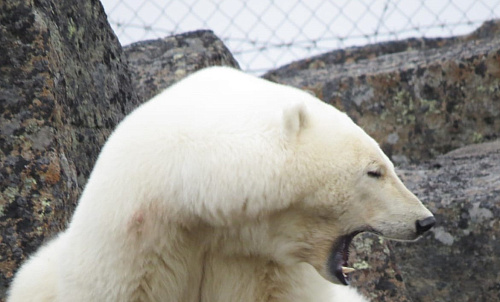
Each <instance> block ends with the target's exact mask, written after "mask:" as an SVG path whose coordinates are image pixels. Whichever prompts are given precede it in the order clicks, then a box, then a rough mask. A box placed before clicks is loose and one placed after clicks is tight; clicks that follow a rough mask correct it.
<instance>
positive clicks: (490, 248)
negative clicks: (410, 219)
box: [395, 141, 500, 302]
mask: <svg viewBox="0 0 500 302" xmlns="http://www.w3.org/2000/svg"><path fill="white" fill-rule="evenodd" d="M401 176H402V178H403V180H404V181H405V182H406V184H407V185H408V187H409V188H410V189H411V190H412V191H413V192H415V193H416V195H417V196H419V198H420V199H421V200H422V201H423V202H424V203H425V204H426V205H427V206H428V207H429V209H430V210H431V211H432V212H433V213H434V214H435V216H436V218H437V221H438V223H437V226H436V227H434V228H433V229H432V230H431V234H429V235H428V236H426V238H424V240H421V241H420V242H418V243H416V244H402V243H398V244H395V252H396V255H397V258H398V264H399V266H400V268H401V271H402V272H403V273H402V277H403V279H404V281H405V284H406V288H407V289H408V291H409V293H410V296H411V298H412V301H414V302H419V301H422V302H431V301H453V302H459V301H464V302H465V301H500V273H499V272H500V220H499V219H498V217H500V141H495V142H491V143H484V144H479V145H470V146H467V147H464V148H461V149H458V150H455V151H452V152H450V153H448V154H446V155H444V156H440V157H438V158H437V159H435V160H433V161H431V162H429V163H426V164H423V165H419V166H410V167H408V168H407V169H405V170H401Z"/></svg>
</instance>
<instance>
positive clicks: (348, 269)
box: [342, 266, 355, 275]
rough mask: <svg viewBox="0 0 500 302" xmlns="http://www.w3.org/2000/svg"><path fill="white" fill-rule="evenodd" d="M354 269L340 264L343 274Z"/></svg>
mask: <svg viewBox="0 0 500 302" xmlns="http://www.w3.org/2000/svg"><path fill="white" fill-rule="evenodd" d="M354 271H355V269H354V268H352V267H345V266H342V273H343V274H344V275H347V274H350V273H352V272H354Z"/></svg>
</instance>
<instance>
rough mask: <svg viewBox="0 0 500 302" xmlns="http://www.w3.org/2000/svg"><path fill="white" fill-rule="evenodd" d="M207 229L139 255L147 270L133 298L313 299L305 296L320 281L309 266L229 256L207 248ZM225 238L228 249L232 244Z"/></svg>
mask: <svg viewBox="0 0 500 302" xmlns="http://www.w3.org/2000/svg"><path fill="white" fill-rule="evenodd" d="M212 231H213V230H212ZM212 231H208V232H207V231H205V232H199V230H197V231H196V233H204V234H205V236H206V238H200V237H196V238H193V237H191V236H189V234H186V232H184V231H179V232H177V235H179V237H178V238H176V239H174V238H170V240H169V241H168V242H169V245H168V246H164V249H163V250H156V251H151V252H150V253H149V254H148V255H143V257H144V259H148V261H147V264H146V267H150V269H149V270H145V271H144V274H143V276H142V278H141V280H140V284H139V286H137V290H136V291H135V293H134V295H133V296H134V297H135V298H137V300H138V301H150V300H151V301H156V300H158V299H160V300H161V299H162V297H169V299H168V300H169V301H182V302H191V301H192V302H225V301H227V302H230V301H231V302H232V301H263V302H272V301H318V300H317V296H313V297H308V296H307V295H308V294H311V293H313V294H315V295H317V294H318V292H317V291H311V290H310V288H311V287H312V288H314V287H317V285H315V284H319V283H321V282H325V281H324V280H322V279H321V277H320V276H319V275H318V274H317V273H316V271H315V270H314V269H313V268H312V267H311V266H309V265H307V264H303V263H302V264H295V265H287V266H286V265H282V264H278V263H276V262H274V261H272V260H269V259H268V258H265V257H261V256H251V255H245V256H232V255H229V254H228V253H227V251H226V252H224V251H222V250H220V249H219V250H218V249H214V248H213V247H212V248H209V246H210V245H209V244H205V243H206V242H207V241H211V239H208V237H211V236H210V233H212ZM213 235H214V234H213V233H212V236H213ZM212 239H213V238H212ZM219 240H222V239H220V238H219ZM226 240H227V244H228V245H230V244H231V241H232V240H231V239H226ZM204 241H205V242H204ZM219 242H220V241H219ZM143 266H144V265H143ZM305 276H307V277H305ZM319 279H321V280H319ZM297 280H301V281H300V282H297ZM160 284H161V285H160ZM155 288H156V289H159V288H161V292H155ZM307 288H309V290H307Z"/></svg>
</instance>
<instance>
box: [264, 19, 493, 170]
mask: <svg viewBox="0 0 500 302" xmlns="http://www.w3.org/2000/svg"><path fill="white" fill-rule="evenodd" d="M499 28H500V23H499V22H487V23H485V25H484V26H483V27H481V28H480V29H478V30H477V31H475V32H474V33H472V34H470V35H467V36H463V37H455V38H449V39H409V40H405V41H398V42H387V43H381V44H376V45H371V46H367V47H358V48H350V49H347V50H339V51H333V52H330V53H326V54H324V55H321V56H317V57H313V58H310V59H306V60H303V61H298V62H295V63H292V64H290V65H287V66H285V67H282V68H279V69H277V70H274V71H270V72H269V73H267V74H266V75H264V77H265V78H267V79H270V80H272V81H275V82H279V83H284V84H288V85H292V86H296V87H299V88H302V89H306V90H309V91H311V92H312V93H314V94H315V95H316V96H318V97H319V98H320V99H322V100H324V101H325V102H327V103H330V104H333V105H335V106H336V107H338V108H339V109H341V110H343V111H346V112H347V113H348V114H349V115H350V116H351V117H352V118H353V119H354V120H355V121H356V122H357V123H358V124H359V125H360V126H362V127H363V128H364V129H365V130H366V131H367V132H368V133H369V134H370V135H372V136H373V137H374V138H375V139H376V140H377V141H378V142H380V144H381V146H382V148H383V149H384V151H385V152H386V153H387V154H389V155H390V156H391V157H392V159H393V160H394V161H396V162H399V163H404V162H416V161H418V160H422V159H430V158H433V157H434V156H437V155H439V154H443V153H445V152H447V151H450V150H453V149H456V148H459V147H462V146H465V145H468V144H472V143H479V142H484V141H490V140H494V139H496V138H498V137H499V133H500V88H499V81H500V38H499V37H500V36H499V35H498V32H499Z"/></svg>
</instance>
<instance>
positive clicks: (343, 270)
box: [327, 231, 361, 285]
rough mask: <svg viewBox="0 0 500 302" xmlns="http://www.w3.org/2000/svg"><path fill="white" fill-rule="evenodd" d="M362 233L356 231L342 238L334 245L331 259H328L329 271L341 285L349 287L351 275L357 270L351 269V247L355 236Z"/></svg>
mask: <svg viewBox="0 0 500 302" xmlns="http://www.w3.org/2000/svg"><path fill="white" fill-rule="evenodd" d="M359 233H361V231H356V232H353V233H351V234H348V235H344V236H342V237H340V238H339V239H338V240H337V241H335V242H334V243H333V246H332V251H331V253H330V257H329V258H328V263H327V265H328V270H329V272H330V274H331V275H332V276H335V277H337V279H338V280H339V281H340V283H342V284H344V285H349V281H350V280H349V274H350V273H352V272H354V271H355V269H353V268H351V267H349V263H348V261H349V245H350V244H351V241H352V239H353V238H354V236H356V235H358V234H359Z"/></svg>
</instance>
